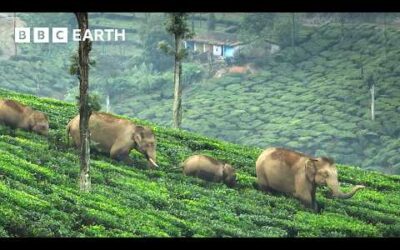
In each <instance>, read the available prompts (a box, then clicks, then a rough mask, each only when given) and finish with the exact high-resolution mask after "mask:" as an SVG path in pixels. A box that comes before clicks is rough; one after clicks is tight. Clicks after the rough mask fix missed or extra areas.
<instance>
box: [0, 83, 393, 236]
mask: <svg viewBox="0 0 400 250" xmlns="http://www.w3.org/2000/svg"><path fill="white" fill-rule="evenodd" d="M0 98H12V99H15V100H18V101H20V102H22V103H24V104H28V105H31V106H33V107H34V108H36V109H39V110H42V111H44V112H45V113H46V114H48V115H49V118H50V129H51V131H50V137H49V140H46V139H45V138H43V137H41V136H39V135H36V134H32V133H28V132H24V131H21V130H18V131H17V132H16V133H15V136H13V135H12V133H11V131H10V129H9V128H7V127H0V236H3V237H7V236H11V237H14V236H18V237H21V236H61V237H71V236H75V237H85V236H86V237H88V236H93V237H107V236H108V237H111V236H112V237H145V236H155V237H179V236H185V237H203V236H208V237H304V236H312V237H315V236H335V237H345V236H346V237H348V236H365V237H366V236H368V237H379V236H397V237H398V236H399V235H400V211H399V210H398V207H399V206H400V199H399V195H398V193H399V191H400V178H399V176H395V175H387V174H382V173H378V172H374V171H365V170H362V169H360V168H357V167H351V166H343V165H340V166H338V172H339V180H340V181H341V182H342V187H343V189H344V190H345V191H347V190H348V189H349V188H350V185H354V184H364V185H366V186H367V188H366V189H365V190H362V191H360V192H359V193H357V194H356V195H355V196H354V197H353V198H352V199H349V200H333V199H329V198H326V196H327V193H328V191H327V190H326V189H325V188H323V189H319V191H318V193H317V199H318V201H319V202H320V203H321V205H322V206H323V207H324V209H323V211H322V213H321V214H314V213H311V212H308V211H306V210H304V209H303V208H302V206H301V205H300V203H299V202H298V201H297V200H295V199H293V198H289V197H285V196H283V195H268V194H265V193H262V192H260V191H258V190H256V189H255V188H254V182H255V161H256V158H257V157H258V155H259V154H260V153H261V151H262V149H260V148H254V147H245V146H239V145H235V144H232V143H228V142H223V141H220V140H216V139H212V138H207V137H204V136H201V135H199V134H195V133H190V132H186V131H183V130H182V131H181V130H175V129H169V128H165V127H162V126H159V125H156V124H154V123H150V122H147V121H144V120H138V119H133V118H129V119H132V120H133V121H135V122H137V123H139V124H143V125H148V126H150V127H152V128H153V129H154V131H155V134H156V137H157V140H158V146H157V162H158V164H159V165H160V169H158V170H148V169H146V167H145V166H146V162H145V160H144V159H143V157H142V156H141V155H140V154H138V153H136V152H132V153H131V157H133V158H134V159H135V161H136V162H137V163H136V164H135V166H126V165H123V164H122V163H120V162H115V161H113V160H110V159H109V158H108V157H106V156H103V155H97V154H94V155H92V161H91V163H92V165H91V166H92V169H91V174H92V186H93V190H92V191H91V192H90V193H80V192H79V190H78V188H77V178H78V173H79V159H78V157H77V151H76V150H74V149H72V148H68V147H66V145H65V125H66V124H67V122H68V120H69V119H71V118H72V117H74V116H75V114H76V113H77V109H76V107H75V106H74V105H73V104H72V103H66V102H62V101H58V100H54V99H49V98H38V97H35V96H31V95H25V94H19V93H16V92H10V91H6V90H2V89H0ZM194 153H204V154H208V155H210V156H214V157H216V158H219V159H221V160H225V161H227V162H229V163H231V164H232V165H233V166H235V167H236V168H237V170H238V182H239V186H238V187H237V188H235V189H230V188H227V187H226V186H225V185H223V184H216V183H206V182H204V181H202V180H199V179H195V178H191V177H185V176H183V175H182V173H181V172H180V171H179V170H172V168H174V167H176V166H178V164H179V163H180V162H181V161H182V160H183V159H185V158H186V157H187V156H189V155H191V154H194Z"/></svg>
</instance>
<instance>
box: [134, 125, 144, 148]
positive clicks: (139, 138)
mask: <svg viewBox="0 0 400 250" xmlns="http://www.w3.org/2000/svg"><path fill="white" fill-rule="evenodd" d="M142 131H143V127H141V126H137V127H136V129H135V132H134V133H133V134H132V140H133V141H134V142H135V143H136V144H140V142H141V141H142V135H141V134H142Z"/></svg>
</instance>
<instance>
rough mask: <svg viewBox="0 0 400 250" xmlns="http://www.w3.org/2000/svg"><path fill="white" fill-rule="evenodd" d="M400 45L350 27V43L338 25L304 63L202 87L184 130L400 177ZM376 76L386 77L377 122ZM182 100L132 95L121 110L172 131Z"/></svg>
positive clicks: (159, 92)
mask: <svg viewBox="0 0 400 250" xmlns="http://www.w3.org/2000/svg"><path fill="white" fill-rule="evenodd" d="M399 38H400V32H399V31H398V30H395V29H388V30H387V41H386V42H385V39H384V36H383V31H382V29H381V28H379V27H377V26H375V25H370V24H368V25H348V26H346V30H345V35H344V38H343V39H341V29H340V26H338V25H335V24H329V25H326V26H323V27H320V28H317V29H316V30H315V31H314V32H312V33H311V35H309V37H308V38H306V39H304V41H303V42H301V43H299V44H298V46H297V47H296V48H295V50H294V51H295V52H294V54H295V56H293V55H292V48H290V47H289V48H285V49H283V50H282V51H281V52H280V53H279V54H278V55H276V56H275V57H274V58H270V61H269V62H267V63H266V65H265V66H264V67H263V68H261V69H259V72H258V73H256V74H254V75H240V74H231V75H226V76H224V77H222V78H218V79H210V80H206V81H204V82H201V83H192V84H191V86H190V87H188V88H186V89H185V90H184V91H183V93H184V96H183V104H182V105H183V109H184V112H183V121H182V126H183V128H185V129H187V130H190V131H195V132H197V133H201V134H204V135H207V136H210V137H215V138H219V139H223V140H227V141H230V142H233V143H238V144H246V145H251V146H258V147H266V146H271V145H273V146H281V147H289V148H292V149H296V150H301V151H306V152H307V153H309V154H313V155H319V156H321V155H330V156H332V157H334V158H335V159H336V160H337V161H338V162H340V163H343V164H351V165H357V166H360V167H362V168H366V169H374V170H380V171H383V172H386V173H395V174H399V173H400V151H399V149H400V141H399V137H400V119H399V117H400V85H399V81H398V79H399V77H400V67H398V63H397V62H398V61H399V59H400V56H399V55H400V47H399V46H398V42H397V41H398V40H399ZM385 44H386V47H387V49H386V54H385V48H384V45H385ZM265 60H266V61H267V60H268V59H267V58H266V59H265ZM361 65H362V68H361ZM368 74H375V77H376V98H375V111H376V119H375V121H372V120H371V115H370V91H369V88H368V85H367V83H366V80H365V79H366V78H367V75H368ZM172 91H173V87H172V85H170V86H167V87H166V88H160V89H156V90H154V91H151V93H149V94H148V95H145V96H141V95H134V96H133V97H132V95H131V94H130V93H127V102H124V103H123V104H122V103H119V104H116V105H115V107H114V110H115V112H118V113H121V114H126V115H135V116H137V117H139V118H141V119H146V120H151V121H153V122H156V123H159V124H162V125H168V126H169V125H171V123H172V119H171V117H172V114H171V110H172V100H171V98H169V96H172ZM165 96H166V97H167V98H165ZM163 97H164V98H163Z"/></svg>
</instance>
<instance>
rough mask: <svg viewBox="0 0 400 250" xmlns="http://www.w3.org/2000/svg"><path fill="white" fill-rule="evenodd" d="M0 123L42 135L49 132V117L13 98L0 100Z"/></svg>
mask: <svg viewBox="0 0 400 250" xmlns="http://www.w3.org/2000/svg"><path fill="white" fill-rule="evenodd" d="M0 124H3V125H6V126H9V127H11V128H13V129H17V128H21V129H23V130H27V131H33V132H35V133H37V134H40V135H44V136H48V134H49V119H48V117H47V115H46V114H44V113H43V112H40V111H37V110H34V109H32V108H31V107H28V106H26V105H23V104H21V103H19V102H17V101H14V100H9V99H5V100H0Z"/></svg>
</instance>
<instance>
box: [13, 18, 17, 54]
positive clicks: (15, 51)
mask: <svg viewBox="0 0 400 250" xmlns="http://www.w3.org/2000/svg"><path fill="white" fill-rule="evenodd" d="M13 26H14V29H13V32H14V56H16V55H17V43H16V42H15V27H16V26H17V13H15V12H14V19H13Z"/></svg>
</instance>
